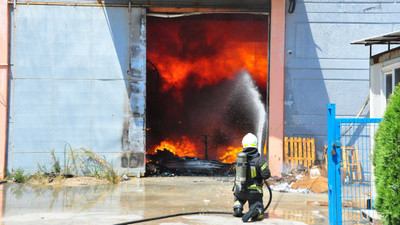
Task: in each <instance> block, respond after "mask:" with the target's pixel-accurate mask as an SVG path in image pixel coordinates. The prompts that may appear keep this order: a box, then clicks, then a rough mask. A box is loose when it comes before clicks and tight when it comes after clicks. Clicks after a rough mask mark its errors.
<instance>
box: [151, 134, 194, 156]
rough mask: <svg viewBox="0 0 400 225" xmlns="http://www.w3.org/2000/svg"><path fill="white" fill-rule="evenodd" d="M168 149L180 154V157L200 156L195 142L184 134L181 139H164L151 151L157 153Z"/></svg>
mask: <svg viewBox="0 0 400 225" xmlns="http://www.w3.org/2000/svg"><path fill="white" fill-rule="evenodd" d="M164 149H167V150H168V151H170V152H172V153H174V154H175V155H178V156H179V157H183V156H187V157H198V152H197V150H196V146H195V144H194V143H193V142H192V141H190V140H189V138H188V137H186V136H183V137H182V138H181V141H172V140H169V139H166V140H164V141H162V142H161V143H160V144H159V145H158V146H156V147H155V148H153V149H152V150H151V151H150V152H149V153H150V154H155V153H156V152H157V151H162V150H164Z"/></svg>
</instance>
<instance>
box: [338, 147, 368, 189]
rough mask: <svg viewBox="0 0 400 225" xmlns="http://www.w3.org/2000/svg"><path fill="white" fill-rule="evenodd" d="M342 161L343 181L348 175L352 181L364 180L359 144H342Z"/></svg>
mask: <svg viewBox="0 0 400 225" xmlns="http://www.w3.org/2000/svg"><path fill="white" fill-rule="evenodd" d="M341 149H342V154H343V157H342V159H343V161H342V181H343V179H344V178H345V177H346V176H348V177H349V179H350V181H363V175H362V167H361V162H360V160H359V157H358V147H357V146H341Z"/></svg>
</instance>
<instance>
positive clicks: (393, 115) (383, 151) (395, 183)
mask: <svg viewBox="0 0 400 225" xmlns="http://www.w3.org/2000/svg"><path fill="white" fill-rule="evenodd" d="M373 164H374V166H375V168H374V173H375V178H376V180H375V183H376V190H377V198H376V204H375V208H376V210H377V211H378V212H380V213H381V215H382V216H383V218H384V224H389V225H397V224H400V86H397V87H396V89H395V91H394V93H393V94H392V95H391V96H390V98H389V101H388V105H387V107H386V112H385V115H384V117H383V120H382V122H381V123H380V124H379V128H378V131H377V132H376V135H375V147H374V154H373Z"/></svg>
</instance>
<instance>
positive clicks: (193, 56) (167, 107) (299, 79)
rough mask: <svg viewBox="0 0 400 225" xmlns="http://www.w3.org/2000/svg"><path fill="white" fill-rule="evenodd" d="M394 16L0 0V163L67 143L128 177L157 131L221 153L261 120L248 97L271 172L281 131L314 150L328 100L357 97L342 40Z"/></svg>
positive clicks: (349, 6) (213, 154) (236, 5)
mask: <svg viewBox="0 0 400 225" xmlns="http://www.w3.org/2000/svg"><path fill="white" fill-rule="evenodd" d="M399 12H400V6H399V5H398V4H397V2H396V1H394V0H385V1H375V0H370V1H340V0H334V1H329V2H326V1H321V0H310V1H306V0H304V1H303V0H298V1H296V0H289V1H285V0H249V1H239V0H214V1H203V0H190V1H180V0H176V1H168V0H167V1H157V0H155V1H126V0H106V1H92V0H84V1H83V0H66V1H64V0H48V1H38V0H31V1H20V0H18V1H17V0H14V1H6V0H2V1H1V2H0V24H1V26H0V95H1V101H2V104H1V107H0V126H1V128H0V130H1V133H0V165H1V171H0V172H1V174H2V176H3V177H4V175H5V172H6V170H8V171H13V170H15V169H18V168H23V169H25V170H28V171H35V170H37V164H38V163H40V164H50V163H51V157H50V156H49V152H50V151H52V150H54V152H55V155H56V156H57V158H58V159H59V160H60V161H61V162H63V161H64V159H65V157H66V151H67V149H68V148H69V146H71V147H72V148H86V149H91V150H92V151H94V152H96V153H98V154H99V155H102V156H103V157H105V159H106V160H107V161H109V162H110V163H111V164H112V165H113V166H114V167H116V168H117V169H119V170H120V171H123V170H127V171H128V172H129V174H131V175H140V174H142V173H144V167H145V163H146V155H145V154H146V151H147V152H148V151H152V150H154V148H156V147H157V146H158V145H161V144H162V143H163V141H167V142H168V141H169V143H175V144H176V145H181V147H182V148H181V149H187V150H189V149H190V148H192V149H194V151H191V152H187V154H191V156H196V157H200V158H210V159H215V160H220V159H221V157H222V156H223V154H224V151H225V150H226V151H228V150H229V149H231V148H230V147H232V148H234V147H237V146H240V140H241V136H242V135H243V134H245V133H247V132H256V131H257V130H259V129H258V128H256V127H257V124H256V123H255V122H254V121H256V120H257V123H259V121H260V119H259V115H258V114H257V115H256V114H254V112H258V111H259V110H258V109H257V108H253V107H255V105H257V104H258V103H256V102H253V100H254V99H255V98H258V100H261V101H262V105H264V106H265V107H264V108H265V109H266V111H265V116H262V117H265V122H262V128H261V137H264V138H262V139H263V143H265V144H264V145H263V146H264V149H265V150H264V151H262V150H261V149H260V150H261V151H262V152H263V153H264V154H265V155H266V156H265V157H267V158H268V160H269V166H270V169H271V171H272V173H273V175H280V173H281V172H282V170H283V147H284V145H283V140H284V137H285V136H286V137H293V136H295V137H313V138H315V140H316V156H317V159H318V160H321V159H322V158H323V145H325V144H326V105H327V104H328V103H336V104H337V114H338V115H339V116H343V117H349V116H355V115H356V114H357V113H358V112H359V110H360V109H361V108H362V106H363V104H364V103H365V100H366V99H368V96H369V57H368V56H369V53H368V51H369V49H368V48H365V47H363V46H358V45H350V43H351V42H352V41H354V40H359V39H362V38H364V37H369V36H374V35H378V34H382V33H388V32H391V31H394V30H399V24H400V17H398V16H397V14H398V13H399ZM374 51H376V52H381V51H382V49H381V48H379V47H377V48H375V49H374ZM373 53H374V52H372V54H373ZM171 71H172V72H171ZM247 73H248V74H250V75H251V76H250V77H251V78H252V79H251V80H252V81H251V82H248V81H246V79H247V78H246V75H243V74H247ZM246 85H247V86H246ZM243 89H244V90H250V89H255V90H258V95H257V94H255V95H254V94H253V95H252V94H251V93H250V92H243ZM249 96H250V97H249ZM251 96H253V97H251ZM187 107H188V108H187ZM368 116H369V111H368V107H367V108H366V110H364V111H363V112H362V113H361V117H368ZM243 118H245V119H243ZM254 118H258V119H254ZM238 121H239V122H238ZM251 121H253V122H251ZM264 127H265V128H264ZM201 137H203V139H201ZM204 137H210V138H211V139H210V144H211V145H210V146H209V147H210V148H209V150H208V152H207V151H206V152H205V153H204V151H203V147H202V146H203V143H202V140H203V141H204ZM264 139H265V140H264ZM178 143H179V144H178ZM175 147H176V146H175ZM261 148H263V147H262V146H261Z"/></svg>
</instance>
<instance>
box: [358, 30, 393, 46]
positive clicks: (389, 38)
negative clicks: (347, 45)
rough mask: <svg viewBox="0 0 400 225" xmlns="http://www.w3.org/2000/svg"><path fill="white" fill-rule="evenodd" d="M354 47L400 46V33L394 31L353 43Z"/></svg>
mask: <svg viewBox="0 0 400 225" xmlns="http://www.w3.org/2000/svg"><path fill="white" fill-rule="evenodd" d="M351 44H352V45H385V44H389V45H390V44H400V31H394V32H390V33H387V34H382V35H378V36H374V37H369V38H365V39H361V40H358V41H353V42H351Z"/></svg>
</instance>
